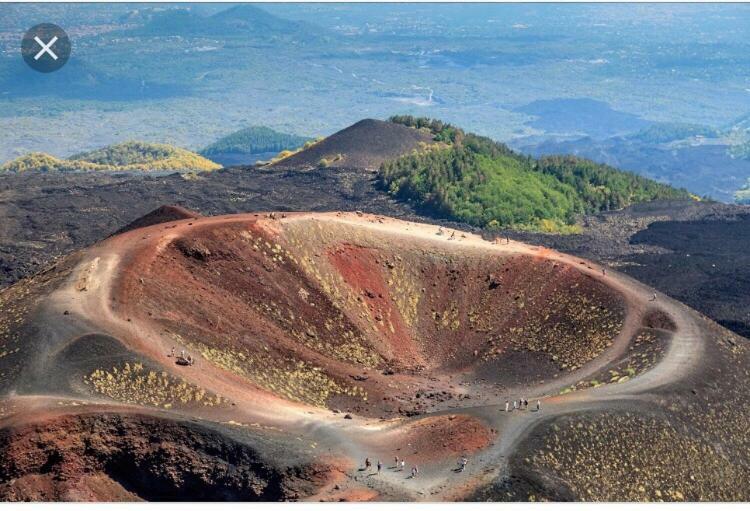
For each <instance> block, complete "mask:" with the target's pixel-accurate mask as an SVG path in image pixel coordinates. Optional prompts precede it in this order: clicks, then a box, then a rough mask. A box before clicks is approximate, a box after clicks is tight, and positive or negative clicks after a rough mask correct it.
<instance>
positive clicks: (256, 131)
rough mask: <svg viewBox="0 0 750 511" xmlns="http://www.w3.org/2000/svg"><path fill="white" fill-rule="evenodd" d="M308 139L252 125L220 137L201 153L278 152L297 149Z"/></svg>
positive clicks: (205, 154)
mask: <svg viewBox="0 0 750 511" xmlns="http://www.w3.org/2000/svg"><path fill="white" fill-rule="evenodd" d="M308 140H310V139H309V138H307V137H300V136H298V135H289V134H287V133H280V132H278V131H275V130H272V129H271V128H267V127H265V126H252V127H250V128H245V129H242V130H239V131H235V132H234V133H231V134H229V135H227V136H226V137H223V138H220V139H219V140H217V141H216V142H214V143H213V144H211V145H209V146H208V147H206V148H205V149H203V150H202V151H201V152H200V153H201V154H202V155H203V156H207V157H211V156H212V155H217V154H226V153H235V154H258V153H278V152H280V151H283V150H285V149H286V150H293V149H297V148H298V147H300V146H302V145H303V144H304V143H305V142H307V141H308Z"/></svg>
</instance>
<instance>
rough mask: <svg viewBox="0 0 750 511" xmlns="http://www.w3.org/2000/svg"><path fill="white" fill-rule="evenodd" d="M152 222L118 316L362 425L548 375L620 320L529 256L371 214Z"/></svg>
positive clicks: (611, 294) (590, 354) (606, 296)
mask: <svg viewBox="0 0 750 511" xmlns="http://www.w3.org/2000/svg"><path fill="white" fill-rule="evenodd" d="M190 224H192V225H190ZM394 226H395V229H394ZM159 229H160V230H161V231H162V233H163V234H161V236H159V238H158V239H154V240H150V239H149V240H148V241H149V242H147V243H143V244H140V246H136V247H135V248H134V249H133V250H132V251H131V253H130V254H129V258H128V260H127V261H126V266H125V268H126V271H122V272H121V274H120V276H119V278H118V279H117V280H116V281H115V285H114V287H113V290H112V302H113V304H116V309H115V310H116V314H117V315H118V316H119V317H121V318H126V320H127V321H129V322H132V323H133V324H135V325H138V327H139V328H140V329H142V330H144V331H146V332H148V333H149V334H150V335H153V336H158V337H159V338H160V339H161V342H162V344H163V345H162V351H163V352H166V351H168V350H170V349H171V346H170V343H171V345H174V346H176V347H177V349H179V350H182V349H186V350H187V352H188V353H193V354H195V355H199V356H200V359H201V360H202V363H206V364H211V365H213V366H215V367H217V368H220V369H221V370H223V371H225V372H227V373H230V374H231V375H232V376H234V377H237V378H240V379H241V380H244V381H246V382H247V384H249V385H250V386H253V387H257V388H258V389H259V390H260V391H262V392H268V393H270V394H273V395H275V396H277V397H280V398H283V399H285V400H289V401H292V402H298V403H303V404H307V405H312V406H320V407H328V408H331V409H347V411H351V412H354V413H357V414H362V415H366V416H383V415H394V414H398V413H415V412H419V411H425V410H433V411H434V410H436V409H441V408H445V407H446V406H447V404H448V403H451V404H452V403H453V402H454V401H455V400H456V399H466V398H469V399H470V398H472V397H473V396H472V395H471V394H472V393H475V392H469V390H468V389H467V386H476V385H480V386H481V385H488V386H495V387H498V388H502V389H508V388H512V387H514V386H518V385H536V384H539V383H540V382H544V381H545V380H550V379H554V378H555V377H558V376H559V375H560V374H562V373H564V372H570V371H572V370H575V369H577V368H580V367H583V366H585V365H586V364H588V363H590V362H591V361H593V360H594V359H596V358H597V357H598V356H600V355H601V354H602V353H604V352H605V350H607V349H608V348H609V347H610V346H612V344H613V340H614V339H615V338H616V337H617V336H618V335H619V334H620V332H621V330H622V328H623V324H624V319H625V316H626V312H627V304H626V301H625V299H624V298H623V296H622V295H621V294H620V293H619V292H618V291H616V290H614V289H612V288H610V287H608V286H607V285H606V284H604V283H603V282H601V281H600V280H597V279H596V278H594V277H592V275H590V274H588V273H584V272H582V271H581V270H580V269H579V268H578V267H577V266H575V265H571V264H568V263H565V262H560V261H556V260H554V259H551V258H548V257H545V253H544V251H531V250H517V251H516V250H504V249H505V248H506V247H504V246H500V245H496V246H494V247H491V248H497V249H498V250H492V249H489V250H488V249H487V248H486V247H485V248H482V247H479V246H477V243H476V241H472V240H469V239H467V238H466V237H465V235H461V234H459V235H456V234H454V233H452V232H448V231H446V232H441V231H440V230H439V229H438V228H434V227H428V226H420V225H417V224H406V223H404V224H403V225H399V224H397V223H396V224H394V222H393V221H391V220H386V219H384V218H378V217H372V218H368V219H366V220H364V221H354V220H352V219H350V218H347V217H344V216H336V215H315V216H310V215H289V216H285V217H284V218H281V217H279V218H277V219H275V220H274V219H270V218H265V217H261V216H257V217H249V218H248V217H238V218H223V219H221V220H216V219H214V220H212V221H207V222H197V223H193V222H187V223H182V224H174V225H165V226H163V227H160V228H159ZM395 232H397V233H398V234H394V233H395ZM462 236H464V237H462ZM501 243H502V242H501ZM154 245H156V246H157V247H158V249H157V250H154ZM203 361H205V362H203ZM412 389H414V390H412Z"/></svg>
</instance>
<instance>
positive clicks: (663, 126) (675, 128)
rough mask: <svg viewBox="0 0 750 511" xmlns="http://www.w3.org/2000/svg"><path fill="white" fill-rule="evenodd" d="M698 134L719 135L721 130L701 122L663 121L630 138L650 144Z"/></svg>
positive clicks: (704, 135)
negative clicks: (703, 124)
mask: <svg viewBox="0 0 750 511" xmlns="http://www.w3.org/2000/svg"><path fill="white" fill-rule="evenodd" d="M696 136H701V137H717V136H719V131H718V130H716V129H714V128H711V127H709V126H702V125H700V124H687V123H679V122H675V123H671V122H662V123H657V124H652V125H651V126H649V127H648V128H645V129H642V130H641V131H639V132H638V133H635V134H634V135H631V136H629V137H628V138H629V139H633V140H638V141H640V142H645V143H649V144H663V143H666V142H672V141H674V140H684V139H686V138H690V137H696Z"/></svg>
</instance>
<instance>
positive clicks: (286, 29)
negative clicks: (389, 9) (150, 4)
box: [131, 4, 330, 40]
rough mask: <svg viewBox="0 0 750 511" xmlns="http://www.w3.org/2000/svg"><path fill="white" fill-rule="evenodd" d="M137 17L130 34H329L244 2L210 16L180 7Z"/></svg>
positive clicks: (308, 36)
mask: <svg viewBox="0 0 750 511" xmlns="http://www.w3.org/2000/svg"><path fill="white" fill-rule="evenodd" d="M141 20H143V21H144V24H143V25H142V26H140V27H138V28H135V29H133V30H132V31H131V33H133V34H137V35H146V36H168V35H180V36H183V37H197V36H221V37H227V36H229V37H231V36H233V35H242V36H243V37H245V38H252V39H256V40H268V38H274V39H290V40H292V39H293V40H306V39H313V38H317V37H323V36H329V35H330V34H328V33H327V32H326V31H325V30H324V29H322V28H320V27H316V26H314V25H311V24H309V23H303V22H298V21H291V20H286V19H283V18H280V17H278V16H274V15H273V14H270V13H269V12H267V11H264V10H263V9H260V8H258V7H255V6H253V5H248V4H242V5H238V6H235V7H230V8H229V9H226V10H224V11H221V12H218V13H216V14H214V15H212V16H204V15H202V14H199V13H198V12H196V11H195V9H192V8H184V7H174V8H168V9H165V10H156V9H154V10H152V11H147V13H146V14H141Z"/></svg>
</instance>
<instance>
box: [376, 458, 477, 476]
mask: <svg viewBox="0 0 750 511" xmlns="http://www.w3.org/2000/svg"><path fill="white" fill-rule="evenodd" d="M393 462H394V465H393V467H391V468H393V469H394V470H395V471H397V472H403V471H404V470H405V469H406V460H404V459H399V457H398V456H395V457H394V458H393ZM468 463H469V460H468V459H467V458H466V457H465V456H462V457H461V459H459V460H458V469H456V472H463V471H464V470H466V465H467V464H468ZM371 467H372V461H370V458H369V457H368V458H365V468H364V470H367V471H369V470H370V468H371ZM375 467H376V472H375V473H376V474H380V471H381V470H383V463H381V461H380V460H378V462H377V464H376V465H375ZM418 475H419V466H418V465H414V466H413V467H411V478H412V479H416V477H417V476H418Z"/></svg>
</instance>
